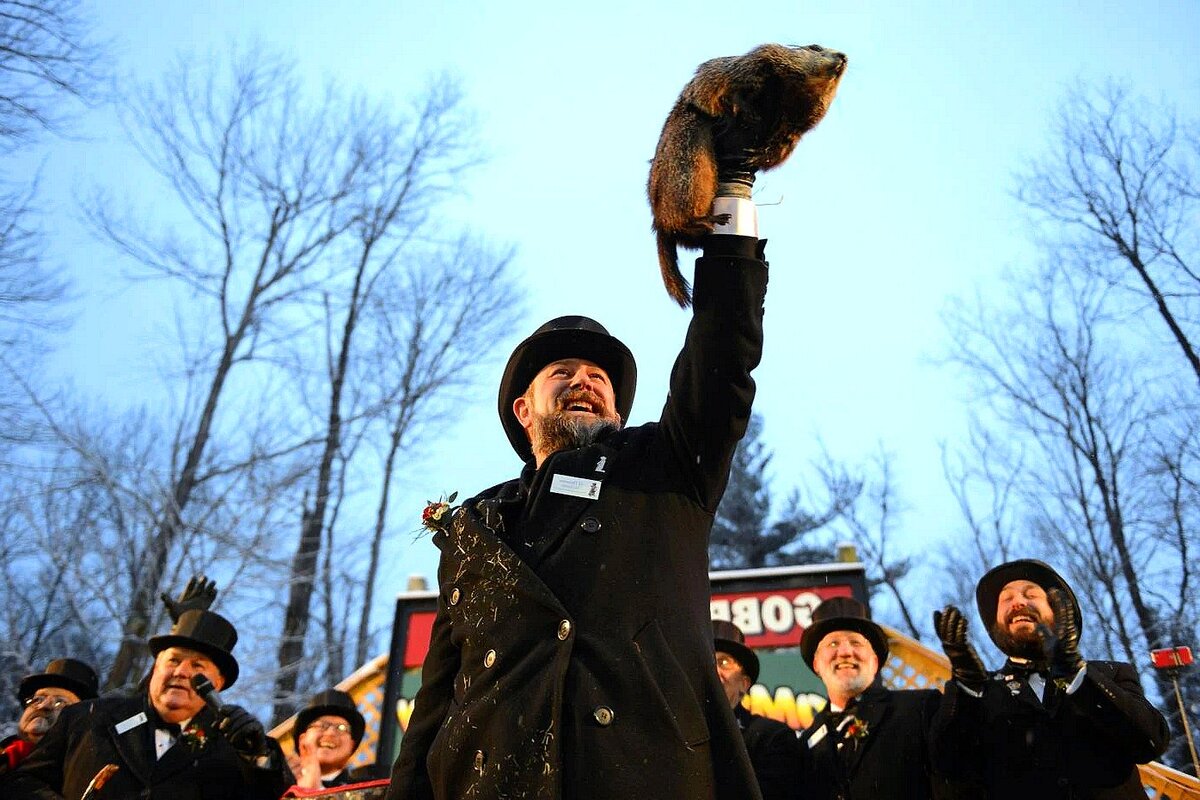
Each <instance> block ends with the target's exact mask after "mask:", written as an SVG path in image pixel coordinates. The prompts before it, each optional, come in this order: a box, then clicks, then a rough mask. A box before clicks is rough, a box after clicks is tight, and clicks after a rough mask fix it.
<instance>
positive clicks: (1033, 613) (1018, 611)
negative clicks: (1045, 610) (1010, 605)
mask: <svg viewBox="0 0 1200 800" xmlns="http://www.w3.org/2000/svg"><path fill="white" fill-rule="evenodd" d="M1017 617H1032V618H1033V622H1034V624H1035V625H1036V624H1037V623H1039V622H1042V621H1043V620H1042V615H1041V614H1039V613H1038V611H1037V609H1036V608H1033V607H1032V606H1017V607H1016V608H1014V609H1013V610H1012V611H1009V612H1008V615H1007V616H1005V618H1004V624H1005V625H1011V624H1012V622H1013V620H1014V619H1016V618H1017Z"/></svg>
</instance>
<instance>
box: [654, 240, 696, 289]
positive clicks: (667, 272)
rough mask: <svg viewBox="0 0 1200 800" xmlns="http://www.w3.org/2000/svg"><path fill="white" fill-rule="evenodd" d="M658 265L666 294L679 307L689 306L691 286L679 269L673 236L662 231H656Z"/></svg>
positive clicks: (677, 253)
mask: <svg viewBox="0 0 1200 800" xmlns="http://www.w3.org/2000/svg"><path fill="white" fill-rule="evenodd" d="M658 267H659V269H660V270H662V279H663V285H664V286H666V287H667V294H669V295H671V299H672V300H674V301H675V302H676V303H679V306H680V308H687V307H688V306H690V305H691V304H692V287H691V286H689V285H688V282H687V278H685V277H683V273H682V272H680V271H679V252H678V251H677V250H676V241H675V237H674V236H671V235H669V234H666V233H663V232H662V231H659V232H658Z"/></svg>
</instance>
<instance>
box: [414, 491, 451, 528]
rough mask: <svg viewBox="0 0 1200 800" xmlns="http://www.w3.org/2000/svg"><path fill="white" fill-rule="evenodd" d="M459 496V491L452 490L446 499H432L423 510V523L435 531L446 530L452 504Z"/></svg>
mask: <svg viewBox="0 0 1200 800" xmlns="http://www.w3.org/2000/svg"><path fill="white" fill-rule="evenodd" d="M456 497H458V492H452V493H451V494H450V496H449V497H447V498H446V499H445V500H436V501H435V500H430V501H429V502H428V503H426V504H425V510H424V511H422V512H421V524H422V525H423V526H425V527H426V528H428V529H429V530H431V531H434V532H435V533H436V532H437V531H445V530H446V523H447V522H448V521H449V517H448V514H449V512H450V504H451V503H453V502H454V499H455V498H456Z"/></svg>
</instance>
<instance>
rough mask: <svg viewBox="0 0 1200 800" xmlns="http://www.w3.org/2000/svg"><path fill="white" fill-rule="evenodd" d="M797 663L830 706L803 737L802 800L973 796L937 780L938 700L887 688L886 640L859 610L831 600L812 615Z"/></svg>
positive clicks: (852, 603)
mask: <svg viewBox="0 0 1200 800" xmlns="http://www.w3.org/2000/svg"><path fill="white" fill-rule="evenodd" d="M800 655H801V657H802V658H803V659H804V663H805V664H807V665H808V668H809V669H811V670H812V671H813V672H815V673H816V674H817V677H819V678H820V679H821V682H822V683H824V684H825V691H826V693H827V695H828V697H829V702H828V704H827V705H826V706H825V708H824V709H823V710H822V711H821V713H819V714H817V715H816V716H815V717H813V721H812V724H811V725H809V726H808V727H807V728H805V730H804V733H803V734H802V735H801V737H800V750H801V753H802V759H801V765H802V768H801V779H800V784H799V797H800V798H802V799H803V800H929V798H931V797H934V798H949V797H956V796H963V797H968V796H970V795H966V794H961V793H959V792H958V789H959V787H957V786H956V785H954V784H952V783H950V782H949V781H945V780H943V779H942V778H940V777H939V776H935V775H934V774H933V770H932V768H931V762H930V757H929V730H930V725H931V724H932V722H933V715H934V712H935V711H936V710H937V707H938V703H939V702H940V699H941V695H940V694H939V693H938V692H937V691H935V690H933V689H912V690H902V691H893V690H891V689H888V688H887V687H885V686H884V685H883V681H882V679H881V678H880V675H879V668H880V665H882V664H885V663H887V658H888V639H887V634H886V633H884V631H883V628H881V627H879V626H878V625H876V624H875V623H874V622H872V621H871V619H870V618H869V617H868V616H867V609H866V608H865V607H864V606H863V604H862V603H860V602H858V601H857V600H854V599H852V598H849V597H833V598H830V599H829V600H826V601H825V602H823V603H821V605H819V606H817V607H816V609H815V610H814V611H813V621H812V624H811V625H810V626H809V627H808V628H807V629H805V631H804V634H803V635H802V636H801V637H800Z"/></svg>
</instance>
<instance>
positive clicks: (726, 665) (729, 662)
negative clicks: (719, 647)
mask: <svg viewBox="0 0 1200 800" xmlns="http://www.w3.org/2000/svg"><path fill="white" fill-rule="evenodd" d="M717 667H718V668H719V669H741V667H742V665H741V664H739V663H738V661H737V659H736V658H734V657H733V656H727V655H724V654H722V655H719V656H717Z"/></svg>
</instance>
